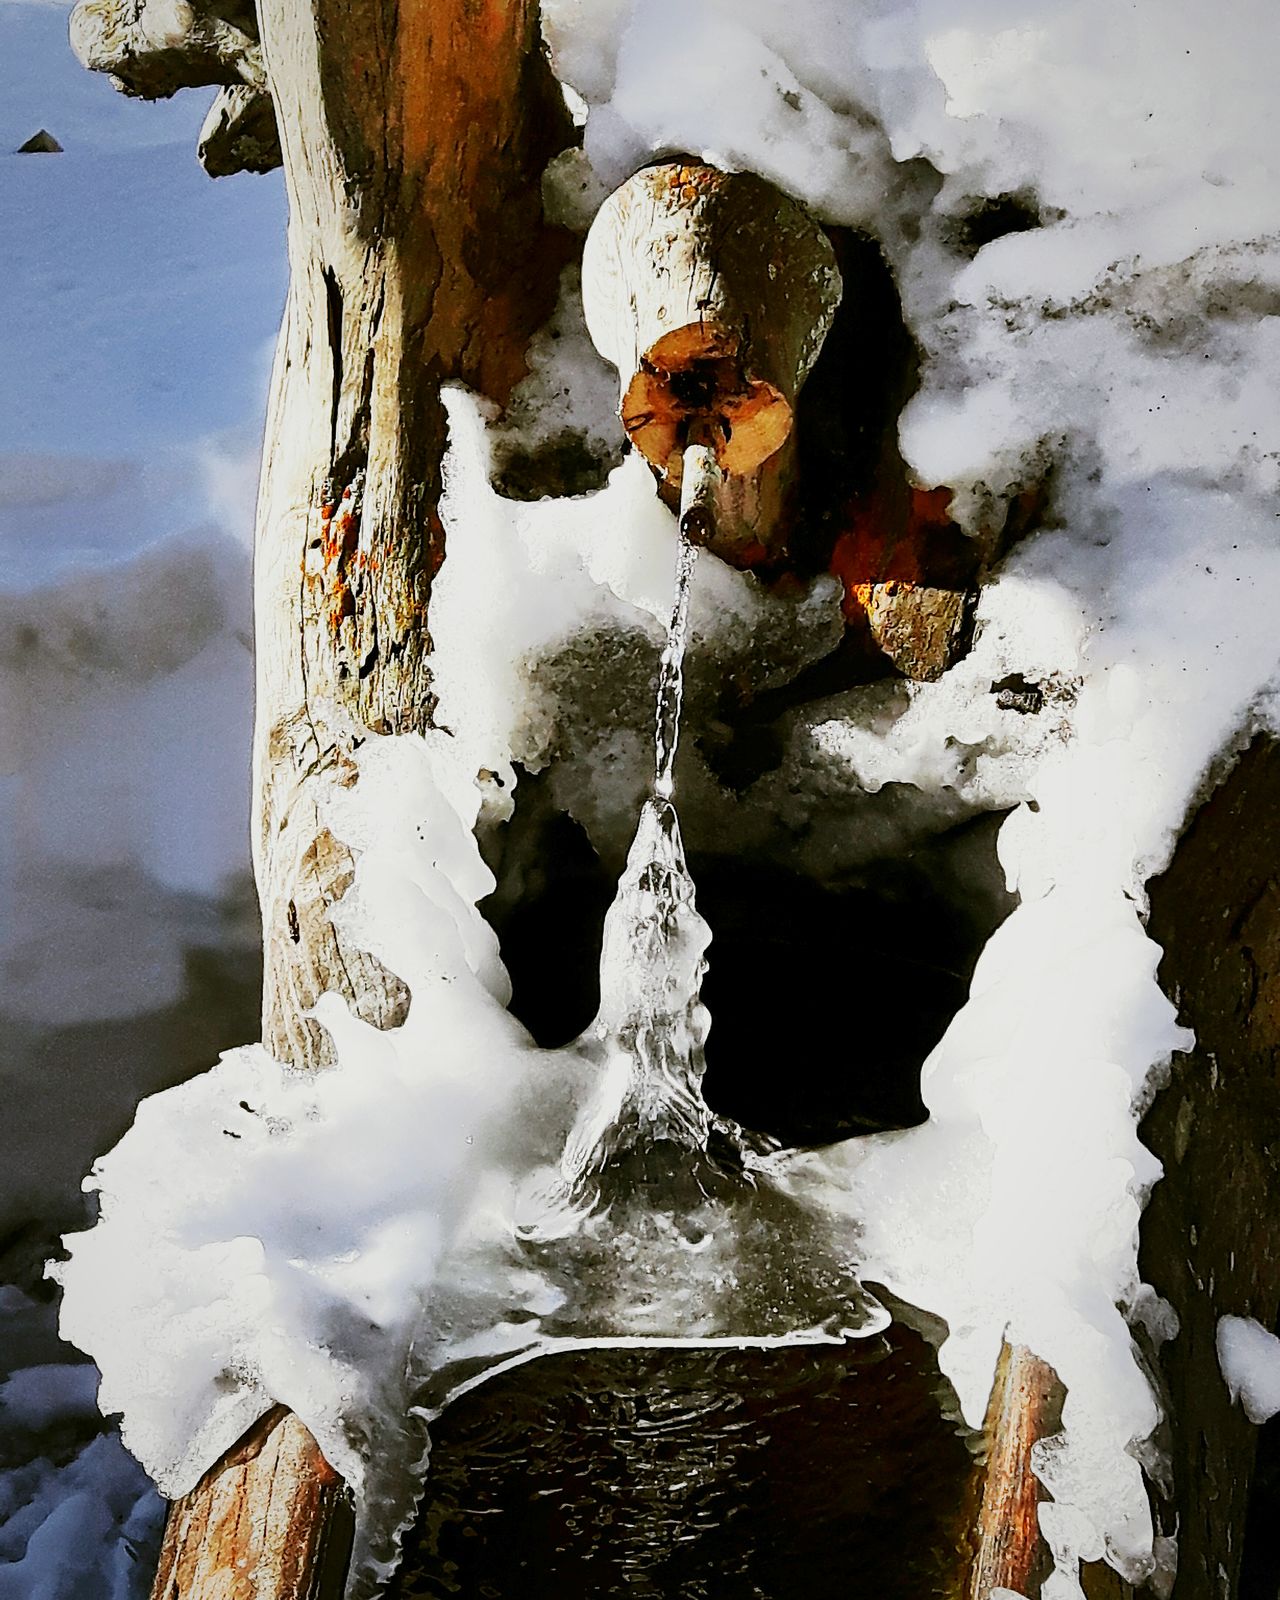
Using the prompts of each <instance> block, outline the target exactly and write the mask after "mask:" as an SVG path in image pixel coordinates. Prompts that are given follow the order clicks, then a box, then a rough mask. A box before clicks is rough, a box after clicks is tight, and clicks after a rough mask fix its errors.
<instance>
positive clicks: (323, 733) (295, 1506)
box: [71, 0, 572, 1600]
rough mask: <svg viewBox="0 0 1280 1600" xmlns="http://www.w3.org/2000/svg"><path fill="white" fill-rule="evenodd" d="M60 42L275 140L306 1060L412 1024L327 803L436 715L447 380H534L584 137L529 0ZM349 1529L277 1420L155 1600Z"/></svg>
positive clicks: (279, 1024)
mask: <svg viewBox="0 0 1280 1600" xmlns="http://www.w3.org/2000/svg"><path fill="white" fill-rule="evenodd" d="M259 22H260V23H261V41H260V40H259ZM71 35H72V42H73V46H74V48H75V49H76V52H77V54H78V55H79V56H80V58H81V60H82V61H83V62H84V63H85V65H87V66H89V67H90V68H92V69H93V70H96V71H102V72H106V73H108V74H109V75H110V76H111V77H112V78H113V79H114V80H115V82H116V84H117V86H118V87H119V88H121V89H122V90H123V91H124V92H125V93H128V94H132V95H139V96H142V97H144V98H162V97H165V96H168V95H170V94H172V93H174V92H175V91H176V90H177V89H180V88H184V87H188V86H195V85H202V84H218V85H222V86H224V88H225V91H226V92H225V93H224V95H223V96H221V97H220V98H219V100H218V101H217V102H216V103H215V106H214V109H213V111H212V112H211V114H210V118H209V120H207V121H206V124H205V128H204V130H203V132H202V135H201V143H202V154H203V157H204V159H205V161H206V165H207V166H208V167H209V169H210V170H211V171H215V170H216V171H230V170H238V169H240V168H243V167H245V166H250V167H257V168H261V167H264V166H267V165H270V164H271V163H272V161H273V160H274V159H275V151H274V148H273V147H272V145H271V137H272V132H273V128H272V126H271V123H274V127H275V128H276V129H278V132H279V135H280V156H281V157H282V159H283V164H284V167H285V177H286V183H287V187H288V191H289V200H290V223H289V235H288V246H289V262H290V269H291V284H290V293H289V300H288V305H287V308H286V313H285V321H284V326H283V328H282V330H281V336H280V342H279V346H278V351H277V360H276V366H275V372H274V377H273V385H272V400H271V406H270V414H269V420H268V430H267V442H266V449H265V453H264V469H263V483H262V488H261V492H260V498H259V516H258V533H257V557H256V563H255V572H256V629H257V664H258V685H257V690H258V693H257V729H256V735H255V753H254V771H255V814H256V826H255V838H254V865H255V873H256V876H257V881H258V889H259V898H260V901H261V905H262V914H263V929H264V947H265V981H264V994H263V1037H264V1040H265V1042H266V1045H267V1047H268V1048H269V1049H270V1050H271V1051H272V1052H273V1053H274V1054H275V1056H276V1057H277V1058H278V1059H279V1060H281V1061H284V1062H287V1063H289V1064H290V1065H292V1066H294V1067H298V1068H318V1067H322V1066H324V1065H325V1064H326V1063H327V1061H328V1059H329V1057H328V1046H327V1041H326V1036H325V1035H324V1034H323V1033H322V1031H321V1030H320V1029H319V1027H318V1026H317V1025H316V1024H315V1023H314V1022H313V1021H311V1020H310V1018H309V1017H308V1016H307V1012H308V1011H309V1009H310V1007H311V1006H312V1005H313V1004H314V1002H315V1000H316V999H317V998H318V997H319V996H320V994H322V993H324V992H325V991H329V990H332V991H336V992H337V993H339V994H341V995H343V996H344V997H345V998H346V999H347V1000H348V1001H349V1002H350V1003H351V1004H352V1006H353V1007H355V1009H356V1010H357V1011H358V1012H359V1014H360V1015H361V1016H362V1017H364V1018H365V1020H367V1021H371V1022H373V1023H375V1024H378V1025H381V1026H387V1025H389V1024H391V1023H394V1022H395V1021H397V1020H398V1019H399V1018H400V1017H401V1016H402V1015H403V1010H404V1005H405V999H406V996H405V992H404V989H403V986H402V985H401V984H400V983H399V981H398V980H397V979H395V978H394V977H393V976H392V975H391V974H390V973H388V972H386V971H385V970H384V969H383V968H382V967H381V966H380V965H379V964H378V962H377V961H375V960H373V959H372V958H371V957H369V956H367V955H365V954H364V953H363V952H361V951H360V950H358V949H357V948H355V947H353V946H351V945H349V944H348V943H347V941H346V940H345V938H344V936H343V935H342V934H341V932H340V931H339V930H338V929H337V928H336V927H335V926H334V925H333V922H332V921H331V919H330V912H331V909H332V907H333V906H334V904H335V903H336V902H337V901H338V900H340V899H341V897H342V895H343V894H344V893H345V891H346V888H347V886H348V885H349V884H350V882H351V879H352V866H353V863H352V861H351V858H350V856H349V853H348V852H347V851H346V849H345V848H344V847H343V846H342V845H341V844H340V843H339V842H338V841H337V840H336V839H335V838H334V837H333V836H332V835H331V834H329V833H328V832H327V830H326V829H325V828H324V826H323V823H322V804H321V802H322V799H323V796H324V794H325V793H326V791H327V790H328V789H330V788H332V787H333V786H335V785H343V784H347V783H350V782H352V781H354V780H353V771H354V769H353V764H352V762H351V759H350V755H351V751H352V750H353V749H354V748H355V746H356V745H358V743H359V742H360V740H361V739H362V738H363V737H364V736H365V734H366V731H367V730H368V729H374V730H376V731H380V732H402V731H417V730H422V729H424V728H426V727H428V726H430V723H431V714H432V709H433V705H434V700H433V696H432V692H431V679H430V671H429V666H428V657H429V654H430V648H431V642H430V636H429V634H428V631H427V600H428V596H429V592H430V586H431V578H432V575H433V574H434V572H435V570H436V569H437V567H438V566H439V564H440V562H441V560H442V558H443V528H442V525H441V521H440V517H439V513H438V510H437V505H438V500H439V496H440V492H441V487H442V484H441V464H442V458H443V454H444V448H445V443H446V438H445V426H444V411H443V407H442V405H441V401H440V387H441V384H442V383H444V382H446V381H450V380H459V381H461V382H463V383H466V384H469V385H470V386H472V387H473V388H475V389H477V390H479V391H480V392H482V393H484V394H485V395H487V396H489V397H490V398H492V399H494V400H496V401H498V402H499V403H501V402H502V401H503V400H504V399H505V398H506V396H507V395H508V393H509V392H510V389H511V388H512V386H513V385H514V383H515V382H516V381H517V380H518V379H519V377H520V376H521V375H522V374H523V371H524V350H525V347H526V344H527V341H528V338H529V336H530V335H531V334H532V332H533V331H534V330H535V329H536V328H537V327H538V326H539V325H540V324H541V323H542V322H543V321H544V320H545V318H546V316H547V315H548V314H549V312H550V310H551V308H552V306H553V305H554V302H555V297H556V293H557V288H558V282H559V274H560V269H561V267H562V266H563V265H564V263H565V262H566V261H567V259H568V257H569V254H570V240H569V238H568V236H567V235H565V234H563V233H559V232H558V231H556V230H553V229H549V228H547V227H546V226H545V225H544V223H543V219H542V208H541V184H540V180H541V174H542V172H543V169H544V168H545V166H546V163H547V161H548V160H549V159H550V158H551V157H552V156H553V155H555V154H556V153H557V152H558V151H559V150H561V149H563V148H564V147H565V146H566V145H567V144H568V143H569V142H570V140H571V137H572V128H571V124H570V122H569V118H568V115H567V113H566V111H565V108H564V102H563V98H562V96H561V94H560V91H559V88H558V86H557V84H556V83H555V80H554V79H553V77H552V76H551V73H550V69H549V67H548V65H547V62H546V59H545V55H544V53H543V50H542V46H541V41H540V37H539V32H538V7H537V3H536V0H264V3H263V4H262V6H261V8H260V15H259V16H255V12H254V8H253V5H252V4H251V3H250V0H190V3H188V0H182V3H179V0H141V3H139V0H81V4H80V5H79V6H78V7H77V9H76V11H75V13H74V15H73V18H72V22H71ZM273 105H274V107H275V109H276V115H275V116H274V117H272V118H271V119H270V122H269V120H268V119H269V113H270V112H271V108H272V106H273ZM514 261H518V262H519V263H520V268H521V270H520V271H519V272H513V271H512V268H511V263H512V262H514ZM318 1181H321V1182H322V1181H323V1174H321V1175H318ZM346 1515H347V1512H346V1508H345V1499H344V1491H343V1489H342V1486H341V1485H340V1484H339V1483H338V1482H337V1480H336V1478H335V1476H334V1474H333V1473H332V1471H331V1469H330V1468H329V1467H328V1466H327V1464H326V1463H325V1462H324V1460H323V1458H322V1456H321V1454H320V1452H319V1450H318V1448H317V1446H316V1444H315V1441H314V1439H313V1438H312V1437H311V1436H310V1434H309V1433H308V1432H307V1430H306V1429H305V1427H303V1425H302V1424H301V1422H299V1421H298V1419H297V1418H294V1417H290V1416H288V1415H287V1414H285V1413H282V1412H275V1413H273V1414H272V1416H271V1418H270V1419H268V1421H267V1422H266V1423H265V1424H259V1425H258V1426H257V1427H255V1429H253V1430H252V1431H251V1433H250V1434H249V1435H247V1436H246V1438H245V1439H244V1440H242V1441H241V1443H240V1445H238V1446H237V1447H236V1448H235V1449H234V1450H232V1451H231V1452H230V1453H229V1454H228V1455H227V1456H226V1457H224V1459H223V1460H222V1461H221V1462H219V1463H218V1464H217V1466H215V1467H214V1468H213V1469H212V1470H211V1471H210V1472H209V1473H207V1474H206V1475H205V1477H204V1478H203V1479H202V1480H201V1482H200V1483H199V1485H198V1486H197V1487H196V1488H195V1489H194V1490H193V1491H192V1493H191V1494H189V1495H188V1496H186V1497H185V1498H184V1499H183V1500H182V1501H181V1502H179V1503H178V1504H177V1505H176V1506H175V1507H174V1508H173V1510H172V1512H171V1515H170V1521H169V1525H168V1530H167V1533H166V1539H165V1547H164V1558H163V1561H162V1563H161V1569H160V1571H159V1573H158V1575H157V1579H156V1588H155V1591H154V1592H155V1596H156V1600H229V1597H231V1596H234V1597H235V1600H321V1597H322V1596H323V1597H327V1596H329V1595H330V1594H332V1593H337V1592H339V1591H340V1588H341V1568H342V1567H343V1566H344V1565H345V1560H346V1556H345V1553H344V1549H345V1534H344V1533H343V1524H344V1518H345V1517H346Z"/></svg>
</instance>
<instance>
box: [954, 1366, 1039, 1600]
mask: <svg viewBox="0 0 1280 1600" xmlns="http://www.w3.org/2000/svg"><path fill="white" fill-rule="evenodd" d="M1061 1406H1062V1385H1061V1384H1060V1383H1059V1382H1058V1379H1057V1376H1056V1374H1055V1373H1054V1371H1053V1369H1052V1367H1050V1366H1047V1365H1046V1364H1045V1362H1043V1361H1041V1360H1040V1358H1039V1357H1038V1356H1035V1355H1033V1354H1032V1352H1031V1351H1030V1350H1028V1349H1027V1347H1026V1346H1025V1345H1013V1346H1010V1345H1008V1344H1006V1345H1004V1346H1003V1348H1002V1349H1001V1351H1000V1361H999V1365H998V1366H997V1368H996V1381H995V1385H994V1387H993V1388H992V1391H991V1400H990V1403H989V1405H988V1408H987V1420H986V1424H985V1427H984V1430H983V1431H984V1435H985V1439H986V1447H987V1458H986V1464H985V1467H984V1469H983V1473H982V1503H981V1505H980V1507H979V1509H978V1525H977V1548H976V1551H975V1554H974V1559H973V1565H972V1566H971V1568H970V1570H969V1581H968V1584H967V1586H966V1588H965V1600H990V1596H991V1593H992V1591H993V1590H995V1589H1011V1590H1013V1591H1014V1592H1015V1593H1016V1594H1026V1595H1033V1594H1035V1593H1037V1592H1038V1590H1039V1585H1040V1583H1041V1581H1042V1580H1043V1578H1044V1576H1045V1575H1046V1570H1047V1567H1048V1565H1049V1563H1048V1552H1047V1550H1046V1547H1045V1545H1044V1542H1043V1540H1042V1539H1041V1537H1040V1522H1039V1506H1040V1501H1041V1499H1043V1498H1044V1493H1043V1490H1042V1489H1041V1487H1040V1484H1039V1482H1038V1481H1037V1479H1036V1477H1035V1475H1034V1474H1033V1473H1032V1471H1031V1447H1032V1445H1034V1444H1035V1442H1036V1440H1037V1439H1040V1438H1043V1437H1044V1435H1045V1434H1046V1433H1051V1432H1052V1431H1053V1429H1054V1426H1055V1424H1056V1419H1057V1415H1058V1412H1059V1411H1060V1410H1061Z"/></svg>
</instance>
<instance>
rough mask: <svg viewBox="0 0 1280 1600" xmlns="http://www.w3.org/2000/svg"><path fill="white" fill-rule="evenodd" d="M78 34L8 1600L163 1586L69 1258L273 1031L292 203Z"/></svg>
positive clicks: (14, 880)
mask: <svg viewBox="0 0 1280 1600" xmlns="http://www.w3.org/2000/svg"><path fill="white" fill-rule="evenodd" d="M69 9H70V8H69V6H68V5H63V4H58V3H55V4H12V3H6V4H0V63H2V65H0V74H2V75H3V81H4V92H3V95H0V218H3V224H2V225H0V302H2V304H3V316H2V318H0V329H2V330H3V331H2V333H0V338H2V339H3V352H4V359H5V367H6V371H5V377H4V381H3V383H2V384H0V418H2V421H0V551H2V552H3V559H2V561H0V1285H2V1286H3V1287H0V1597H4V1600H7V1597H9V1596H14V1597H18V1596H21V1597H23V1600H29V1597H30V1596H32V1595H34V1594H36V1593H41V1594H45V1593H47V1594H48V1595H49V1596H50V1597H56V1600H73V1597H78V1596H79V1595H81V1594H83V1595H84V1596H86V1597H90V1596H92V1597H93V1600H103V1597H112V1600H115V1597H124V1596H126V1595H132V1594H135V1593H145V1591H146V1584H145V1582H144V1581H143V1579H142V1578H141V1577H140V1576H139V1574H140V1572H142V1571H143V1569H144V1568H145V1557H146V1548H145V1547H146V1546H148V1545H150V1544H151V1543H152V1542H153V1541H154V1537H155V1534H156V1532H157V1530H158V1516H159V1506H158V1502H156V1501H155V1499H154V1496H153V1495H151V1493H150V1491H149V1489H148V1487H147V1485H146V1483H145V1480H143V1479H142V1476H141V1474H140V1473H139V1472H138V1470H137V1469H136V1467H134V1466H133V1464H132V1463H131V1462H130V1461H129V1459H128V1458H127V1457H126V1456H125V1454H124V1452H123V1451H122V1450H121V1449H120V1447H119V1444H118V1442H117V1441H116V1439H115V1438H114V1435H113V1434H112V1433H111V1432H110V1430H108V1429H105V1428H104V1425H103V1423H102V1422H101V1419H100V1418H98V1416H97V1414H96V1409H95V1406H94V1393H95V1389H96V1375H95V1374H94V1372H93V1369H92V1368H91V1367H87V1366H86V1364H85V1363H84V1361H83V1358H82V1357H80V1356H78V1355H77V1353H76V1352H74V1351H72V1350H70V1349H68V1348H67V1347H66V1346H62V1345H60V1344H59V1343H58V1341H57V1339H56V1334H55V1331H54V1324H55V1318H56V1306H55V1304H54V1300H53V1288H52V1285H50V1284H48V1283H47V1282H45V1280H44V1278H43V1263H44V1261H45V1259H46V1257H47V1256H48V1255H49V1254H50V1253H51V1252H54V1251H55V1249H56V1244H57V1239H58V1236H59V1234H60V1233H62V1232H64V1231H67V1230H68V1229H74V1228H78V1227H80V1226H83V1224H84V1221H85V1220H86V1215H87V1213H86V1205H87V1203H88V1202H86V1199H85V1197H84V1196H83V1195H82V1193H81V1189H80V1184H81V1179H82V1178H83V1176H84V1174H85V1173H86V1172H87V1170H88V1169H89V1167H90V1166H91V1165H92V1163H93V1160H94V1158H95V1157H96V1156H97V1155H98V1154H100V1153H101V1152H102V1151H104V1150H105V1149H107V1148H108V1147H109V1146H110V1145H112V1144H113V1143H114V1142H115V1141H116V1140H117V1139H118V1138H119V1136H120V1135H121V1134H122V1133H123V1132H124V1130H125V1129H126V1128H127V1127H128V1125H129V1123H130V1121H131V1119H132V1116H133V1112H134V1107H135V1106H136V1104H137V1102H138V1101H139V1099H141V1098H142V1096H144V1095H146V1094H150V1093H152V1092H153V1091H154V1090H156V1089H159V1088H162V1087H164V1086H166V1085H169V1084H171V1083H174V1082H176V1081H178V1080H179V1079H181V1078H184V1077H187V1076H189V1075H191V1074H192V1073H195V1072H198V1071H201V1070H203V1069H204V1068H206V1067H208V1066H209V1065H210V1064H211V1063H212V1062H213V1060H214V1059H215V1058H216V1056H217V1053H218V1051H219V1050H220V1049H223V1048H226V1047H228V1046H230V1045H233V1044H238V1043H243V1042H245V1041H247V1040H249V1039H251V1038H256V1037H257V1034H258V1023H257V1011H258V971H259V958H258V936H257V918H256V908H255V905H254V900H253V892H252V884H251V880H250V876H249V841H248V813H249V741H250V729H251V724H252V711H253V707H252V698H253V664H252V655H251V633H250V544H251V534H252V520H253V499H254V490H255V484H256V476H257V464H258V449H259V441H260V436H261V431H262V420H263V409H264V406H265V402H266V393H267V382H268V375H269V368H270V361H271V348H272V344H273V340H274V334H275V329H276V327H277V325H278V322H279V319H280V312H281V309H282V306H283V300H284V290H285V261H284V194H283V185H282V182H281V176H280V174H279V173H278V172H276V173H272V174H270V175H269V176H267V177H259V176H255V175H252V174H242V175H239V176H236V177H232V178H224V179H221V180H219V181H218V182H216V183H215V182H213V181H212V180H211V179H209V178H208V177H207V176H206V174H205V173H204V171H203V170H202V169H201V167H200V166H199V164H198V162H197V160H196V136H197V133H198V131H199V128H200V124H201V121H202V120H203V117H204V114H205V112H206V110H207V109H208V104H209V102H210V101H211V99H212V97H213V94H214V91H213V90H212V89H210V90H207V91H194V92H191V93H189V94H184V95H180V96H178V97H177V98H175V99H174V100H172V101H169V102H167V103H164V104H160V105H152V104H143V103H141V102H132V101H129V100H126V99H125V98H124V97H123V96H121V95H120V94H119V93H117V92H116V91H115V90H114V89H113V88H112V86H111V84H110V82H109V81H108V80H107V79H106V78H104V77H101V76H96V75H93V74H90V73H88V72H86V71H85V70H84V68H83V67H81V66H80V64H79V63H78V62H77V61H76V59H75V57H74V56H73V55H72V53H71V50H70V47H69V46H68V44H67V17H68V13H69ZM41 133H44V134H46V135H48V136H49V137H48V138H45V139H35V143H36V144H38V145H43V146H46V148H44V149H38V150H35V151H31V152H23V153H20V147H21V146H22V145H24V144H26V143H28V142H29V141H32V140H33V137H34V136H36V135H39V134H41ZM53 145H57V146H60V147H61V148H60V149H59V150H54V149H52V148H51V146H53ZM43 1586H47V1587H43Z"/></svg>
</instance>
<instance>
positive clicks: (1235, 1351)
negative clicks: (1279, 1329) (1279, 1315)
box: [1217, 1317, 1280, 1423]
mask: <svg viewBox="0 0 1280 1600" xmlns="http://www.w3.org/2000/svg"><path fill="white" fill-rule="evenodd" d="M1217 1346H1218V1366H1219V1368H1220V1369H1221V1371H1222V1381H1223V1382H1224V1383H1225V1384H1226V1386H1227V1388H1228V1389H1230V1391H1231V1398H1232V1400H1238V1401H1239V1402H1240V1404H1241V1406H1242V1407H1243V1408H1244V1414H1245V1416H1246V1417H1248V1419H1249V1421H1250V1422H1254V1423H1263V1422H1270V1421H1271V1419H1272V1417H1274V1416H1275V1415H1276V1413H1277V1412H1280V1339H1277V1338H1276V1336H1275V1334H1274V1333H1269V1332H1268V1331H1267V1329H1266V1328H1264V1327H1263V1326H1262V1324H1261V1323H1260V1322H1257V1321H1255V1320H1254V1318H1253V1317H1219V1318H1218V1337H1217Z"/></svg>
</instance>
